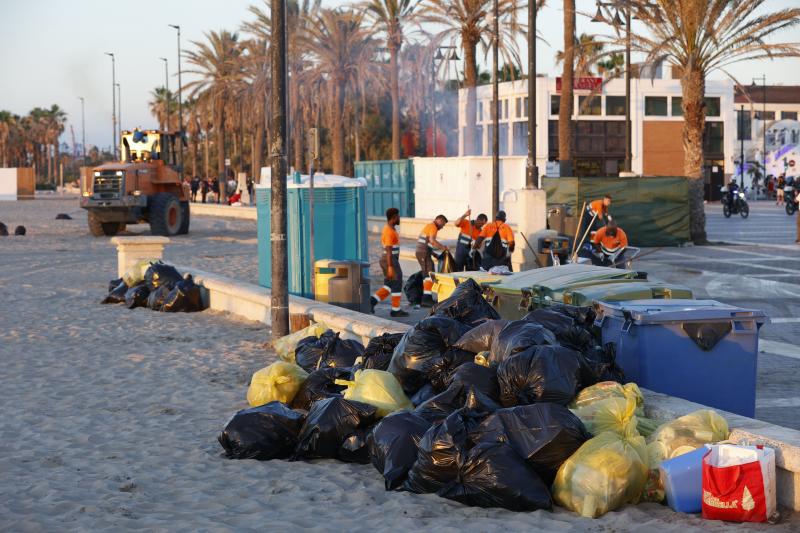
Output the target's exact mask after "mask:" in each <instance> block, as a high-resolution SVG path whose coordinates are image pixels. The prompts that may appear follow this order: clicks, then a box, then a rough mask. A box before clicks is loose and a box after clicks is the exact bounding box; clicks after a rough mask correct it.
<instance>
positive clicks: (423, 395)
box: [409, 383, 437, 406]
mask: <svg viewBox="0 0 800 533" xmlns="http://www.w3.org/2000/svg"><path fill="white" fill-rule="evenodd" d="M436 394H437V393H436V390H435V389H434V388H433V385H431V384H430V383H426V384H425V385H423V386H422V387H420V389H419V390H418V391H417V392H415V393H414V395H413V396H412V397H410V398H409V400H411V403H413V404H414V405H415V406H417V405H420V404H423V403H425V402H427V401H428V400H430V399H431V398H433V397H434V396H436Z"/></svg>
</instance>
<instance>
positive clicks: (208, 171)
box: [203, 129, 211, 178]
mask: <svg viewBox="0 0 800 533" xmlns="http://www.w3.org/2000/svg"><path fill="white" fill-rule="evenodd" d="M203 144H204V145H205V154H203V155H204V157H205V175H204V176H203V177H204V178H208V177H209V176H210V175H211V165H210V164H209V156H210V149H209V146H208V129H206V136H205V139H203Z"/></svg>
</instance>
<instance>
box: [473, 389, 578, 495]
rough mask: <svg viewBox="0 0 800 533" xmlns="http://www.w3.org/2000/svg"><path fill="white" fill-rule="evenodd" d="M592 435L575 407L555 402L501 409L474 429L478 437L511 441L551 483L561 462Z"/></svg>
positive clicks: (505, 441)
mask: <svg viewBox="0 0 800 533" xmlns="http://www.w3.org/2000/svg"><path fill="white" fill-rule="evenodd" d="M591 437H592V436H591V434H590V433H589V432H588V431H587V430H586V428H585V427H584V425H583V422H581V420H580V419H579V418H578V417H577V416H575V415H574V414H573V413H572V411H570V410H569V409H567V408H566V407H564V406H561V405H558V404H554V403H537V404H533V405H519V406H517V407H509V408H506V409H498V410H497V411H495V412H494V413H492V414H491V415H489V416H488V417H487V418H486V420H484V421H483V422H482V423H481V425H480V427H478V429H477V430H475V432H474V439H475V440H476V441H479V442H499V443H506V444H508V445H509V446H510V447H511V448H513V449H514V451H515V452H516V453H517V455H519V456H520V457H521V458H523V459H524V460H525V462H527V463H528V466H530V467H532V468H533V469H534V470H535V471H536V473H537V474H538V475H539V477H540V478H541V479H542V481H544V483H545V484H546V485H547V486H550V485H552V484H553V480H554V479H555V477H556V473H557V472H558V469H559V468H560V467H561V464H562V463H563V462H564V461H566V460H567V459H569V457H570V456H571V455H572V454H573V453H575V452H576V451H577V450H578V448H580V447H581V445H582V444H583V443H584V442H586V441H587V440H589V439H590V438H591Z"/></svg>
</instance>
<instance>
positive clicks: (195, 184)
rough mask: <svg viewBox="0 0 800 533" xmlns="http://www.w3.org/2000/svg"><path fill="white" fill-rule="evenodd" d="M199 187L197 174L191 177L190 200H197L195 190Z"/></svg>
mask: <svg viewBox="0 0 800 533" xmlns="http://www.w3.org/2000/svg"><path fill="white" fill-rule="evenodd" d="M198 189H200V178H198V177H197V176H195V177H193V178H192V183H191V190H192V201H193V202H197V191H198Z"/></svg>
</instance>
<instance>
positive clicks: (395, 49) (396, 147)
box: [356, 35, 410, 160]
mask: <svg viewBox="0 0 800 533" xmlns="http://www.w3.org/2000/svg"><path fill="white" fill-rule="evenodd" d="M389 38H390V40H393V36H391V35H390V36H389ZM399 53H400V47H399V46H397V45H395V44H394V43H392V44H390V45H389V70H390V71H391V74H390V78H391V80H390V83H391V91H392V159H394V160H397V159H400V80H399V78H400V63H399V61H398V55H399ZM356 120H358V119H356ZM406 155H407V156H408V155H410V154H406ZM356 160H358V154H356Z"/></svg>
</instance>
